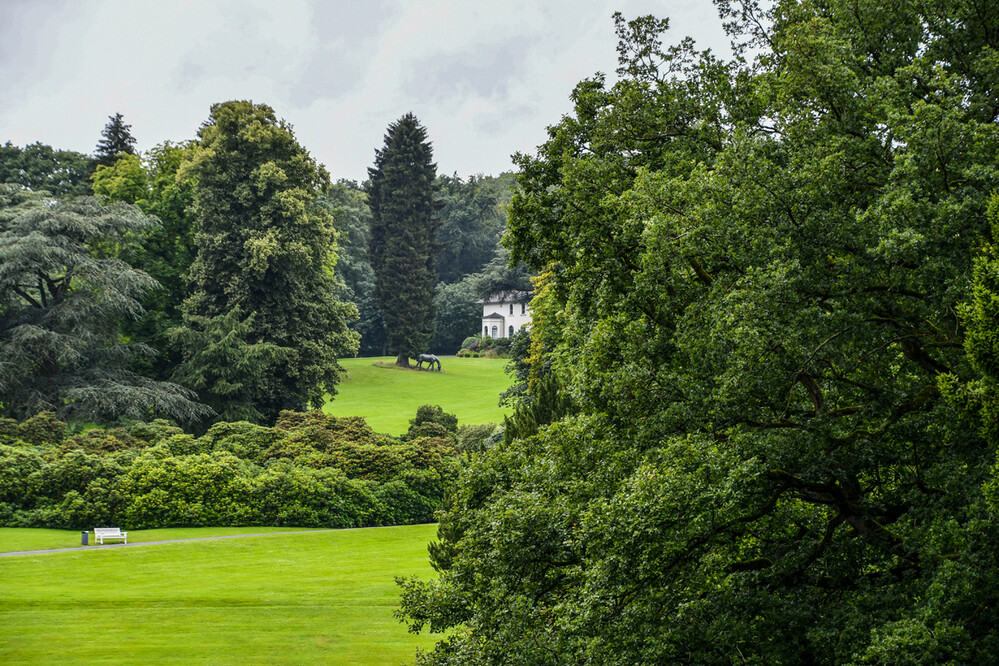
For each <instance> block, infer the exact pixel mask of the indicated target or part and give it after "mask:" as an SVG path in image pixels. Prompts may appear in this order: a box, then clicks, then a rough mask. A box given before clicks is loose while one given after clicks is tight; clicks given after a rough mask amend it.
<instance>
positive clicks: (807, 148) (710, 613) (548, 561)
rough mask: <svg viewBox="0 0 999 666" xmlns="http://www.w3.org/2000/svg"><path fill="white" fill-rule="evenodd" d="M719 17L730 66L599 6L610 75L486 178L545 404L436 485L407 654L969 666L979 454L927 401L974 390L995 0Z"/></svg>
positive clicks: (984, 520) (980, 532)
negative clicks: (613, 39) (507, 206)
mask: <svg viewBox="0 0 999 666" xmlns="http://www.w3.org/2000/svg"><path fill="white" fill-rule="evenodd" d="M719 6H720V8H721V9H722V10H723V13H724V14H725V16H726V18H727V20H728V21H729V22H730V29H731V30H732V31H733V35H734V37H735V38H737V39H739V40H741V41H742V42H743V43H744V44H746V45H747V46H748V47H752V49H755V50H756V52H757V53H758V56H756V57H754V59H753V61H752V63H744V62H742V61H739V60H734V61H732V62H724V61H720V60H718V59H717V58H715V57H714V56H712V55H711V54H706V53H698V52H697V51H696V50H695V49H694V48H693V45H692V44H691V43H690V42H689V41H682V42H680V43H679V44H678V45H676V46H674V47H670V46H666V45H665V44H664V42H663V41H662V34H663V31H664V29H665V27H666V22H665V21H661V20H658V19H655V18H653V17H644V18H640V19H636V20H633V21H626V20H624V19H623V18H621V17H619V18H618V23H617V27H618V34H619V36H620V38H621V42H620V48H619V53H620V56H621V61H620V64H621V67H620V69H619V74H620V77H621V79H620V81H619V82H617V83H615V84H614V85H613V86H609V85H607V84H606V83H605V81H604V80H603V78H602V77H599V76H598V77H595V78H594V79H591V80H588V81H584V82H582V83H581V84H579V85H578V86H577V87H576V90H575V92H574V93H573V102H574V110H573V113H571V114H569V115H568V116H566V117H565V118H564V119H563V120H562V121H561V122H559V123H558V124H557V125H555V126H553V127H551V128H550V130H549V140H548V141H547V142H546V143H545V144H544V145H542V146H541V147H540V148H539V150H538V153H537V154H536V155H532V156H527V155H522V156H519V157H518V158H517V161H518V164H519V166H520V174H519V177H518V180H519V192H518V194H517V195H516V196H515V198H514V201H513V204H512V206H511V217H510V220H509V222H508V235H507V238H508V239H509V244H510V247H511V249H512V251H513V254H514V257H515V258H517V259H522V260H525V261H527V262H528V263H529V264H530V265H531V267H532V268H533V269H535V270H538V271H544V279H543V280H541V281H540V282H539V288H538V292H537V293H536V295H535V301H534V308H533V319H534V327H533V329H532V331H531V336H532V340H531V344H532V354H531V356H530V357H529V359H530V361H531V363H532V371H533V370H534V366H535V364H540V365H547V367H549V368H550V373H551V374H550V375H549V379H550V384H549V383H548V382H546V383H543V384H534V385H533V386H532V391H533V392H534V393H535V394H538V393H539V392H543V391H544V390H546V387H548V388H551V387H552V386H554V387H555V388H558V387H561V388H560V389H559V390H560V391H562V392H563V394H564V395H566V396H571V398H572V400H573V409H572V410H563V413H561V414H557V413H556V414H555V416H556V417H557V418H556V419H555V421H554V422H553V423H549V424H547V425H546V424H544V421H546V420H548V419H547V417H546V418H544V419H541V420H537V419H535V421H536V423H537V425H538V426H540V427H538V428H537V432H536V434H533V435H530V436H528V437H526V438H519V439H515V440H513V441H510V442H506V443H504V444H501V445H498V446H496V447H495V448H493V449H491V450H490V451H488V452H486V453H485V454H483V455H482V457H481V458H480V459H478V460H477V461H476V462H475V463H474V464H473V465H472V466H471V467H470V468H469V470H468V471H467V473H466V475H465V478H464V483H463V485H462V487H461V489H460V490H459V491H458V492H457V493H456V494H455V496H454V498H453V503H452V508H451V509H450V510H449V511H447V512H446V513H445V514H444V516H443V517H442V520H441V527H440V537H441V538H440V541H439V542H438V543H436V544H435V545H434V547H433V549H432V561H433V562H434V564H435V566H436V567H437V568H438V570H439V571H440V577H439V578H437V579H435V580H434V581H431V582H413V581H410V582H408V583H407V584H406V586H405V599H404V603H403V614H404V615H405V616H407V617H408V618H409V619H410V621H411V622H413V625H414V627H421V626H427V625H429V626H430V627H431V629H432V630H435V631H437V630H439V631H445V632H450V633H448V634H447V635H446V637H445V638H444V640H443V641H442V642H441V643H439V644H438V646H437V648H436V650H435V651H434V653H433V654H431V655H429V656H427V657H425V658H424V659H423V661H424V662H425V663H435V664H452V665H453V664H471V663H494V662H495V663H498V662H500V661H502V660H505V659H509V658H510V657H511V655H513V656H514V658H515V659H516V661H517V662H518V663H521V664H551V663H601V664H635V663H733V662H735V663H774V664H792V663H794V664H798V663H810V664H839V663H857V664H862V663H870V664H874V663H906V662H911V661H912V660H913V655H919V659H920V660H921V661H923V662H924V663H983V662H988V661H990V660H992V658H993V657H992V653H993V651H994V650H995V649H996V648H999V631H997V630H996V627H997V626H999V596H997V595H996V594H995V589H996V588H997V586H999V558H997V554H996V549H995V548H994V546H993V544H994V543H996V542H997V541H999V521H997V520H996V515H995V513H994V511H995V506H994V499H995V487H996V486H995V482H994V473H993V472H992V470H991V468H992V465H993V464H994V463H995V441H994V438H992V439H991V440H990V438H987V437H986V436H984V435H985V434H987V433H988V431H987V430H985V431H983V430H982V425H983V423H982V419H981V415H982V414H985V413H986V412H984V411H983V410H981V409H979V410H974V409H971V410H968V409H964V408H960V407H956V406H955V400H953V399H951V400H945V399H943V398H942V395H941V394H942V393H943V394H949V395H951V396H955V395H956V396H957V397H961V394H962V392H963V391H965V390H967V391H968V392H974V391H976V390H978V389H979V388H982V387H984V386H985V384H986V381H985V380H986V379H987V373H990V372H992V371H993V369H991V367H990V366H989V364H990V363H992V360H990V359H992V356H993V351H994V350H993V346H992V342H993V340H994V335H992V334H991V333H990V332H988V327H989V325H990V322H993V321H994V309H995V308H994V306H993V304H992V303H991V293H993V292H994V284H993V282H992V281H991V278H989V277H988V276H989V270H990V268H988V266H989V265H990V264H989V262H990V261H991V258H992V257H991V250H990V251H988V252H983V253H981V255H980V259H979V260H977V261H976V262H973V257H975V256H976V255H977V254H979V250H978V248H979V247H981V246H982V245H984V244H985V243H986V242H991V240H992V239H990V229H989V224H988V217H987V214H986V210H987V204H988V201H989V196H990V192H992V191H993V190H994V189H996V187H997V186H999V163H997V162H996V159H995V155H996V154H997V153H999V124H997V122H996V120H997V117H999V111H997V110H999V97H997V90H999V88H997V86H996V85H995V81H996V79H995V76H994V72H995V67H994V65H995V62H996V55H995V54H996V53H997V50H996V49H997V45H999V43H997V38H996V35H997V32H996V30H995V27H996V26H997V25H999V6H997V5H995V3H992V4H989V3H981V2H967V3H964V2H949V1H947V0H940V1H937V0H930V1H928V2H921V3H901V4H898V3H883V2H876V1H874V0H860V1H858V0H849V1H845V0H842V1H841V0H821V1H820V0H814V1H813V0H788V1H786V2H784V1H780V2H776V3H774V4H773V5H772V8H771V9H770V10H767V11H760V8H759V6H758V4H757V3H755V2H743V3H737V2H720V3H719ZM749 52H751V51H746V53H749ZM976 264H977V269H976V268H975V265H976ZM962 303H967V304H968V305H965V306H963V307H962V305H961V304H962ZM962 311H963V312H964V313H965V314H964V318H962V317H961V316H960V315H959V313H960V312H962ZM983 362H984V364H983ZM976 382H978V383H977V384H976ZM970 397H971V398H974V397H975V396H974V395H971V396H970ZM979 404H985V403H984V402H981V403H979ZM527 407H528V408H529V407H530V402H528V403H527ZM525 425H531V424H530V423H527V421H526V420H525ZM986 425H987V424H986ZM532 430H534V427H533V426H531V427H528V428H525V432H528V433H529V432H531V431H532ZM983 487H987V488H990V489H991V491H986V490H983ZM989 492H992V493H993V494H992V495H991V500H992V503H990V495H989Z"/></svg>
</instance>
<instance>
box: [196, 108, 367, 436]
mask: <svg viewBox="0 0 999 666" xmlns="http://www.w3.org/2000/svg"><path fill="white" fill-rule="evenodd" d="M198 136H199V144H198V148H197V151H196V154H195V156H194V159H193V164H192V165H191V167H190V169H191V173H192V174H193V177H194V179H195V185H194V203H193V211H194V216H195V220H196V234H195V245H196V246H197V256H196V257H195V259H194V262H193V263H192V264H191V268H190V278H191V285H192V290H193V291H192V293H191V295H190V296H189V297H188V299H187V300H186V301H185V303H184V311H185V313H186V314H188V315H190V316H191V317H201V318H202V319H201V320H199V323H194V322H193V321H192V324H191V327H192V328H198V327H201V328H202V330H205V329H204V327H208V329H211V328H212V327H216V329H217V328H218V327H219V326H222V325H223V324H222V322H221V320H220V319H219V317H220V316H222V315H228V314H229V313H231V312H232V311H234V310H236V309H238V310H239V311H240V312H241V313H243V315H244V316H245V317H250V316H252V317H253V320H252V323H250V321H249V320H247V321H246V325H247V326H248V327H249V332H248V338H247V339H248V340H249V341H251V342H258V341H259V342H263V343H267V344H270V345H274V346H275V347H279V348H282V349H284V350H286V353H284V354H282V355H281V356H280V357H275V358H274V362H273V363H271V364H269V365H268V366H267V367H265V368H261V367H257V366H255V365H254V364H253V363H246V364H244V370H243V372H244V377H243V378H242V380H241V381H242V382H243V383H245V384H252V385H253V391H252V394H253V395H254V396H256V397H255V398H254V400H253V402H252V403H250V404H246V405H244V406H243V408H241V411H243V413H253V412H256V413H258V414H259V415H260V418H261V420H264V421H268V422H270V421H272V420H273V419H274V418H275V417H276V416H277V414H278V412H279V411H281V410H282V409H304V408H305V407H306V406H310V405H311V406H313V407H319V406H322V405H323V404H324V402H325V399H326V398H325V396H326V394H333V393H335V392H336V384H337V383H338V382H339V381H340V379H341V377H342V375H343V369H342V368H341V367H340V365H339V364H338V363H337V359H338V358H342V357H343V356H348V355H353V354H354V353H355V352H356V350H357V335H356V333H354V332H353V331H351V330H349V328H348V322H349V321H350V320H351V319H353V318H354V317H356V312H357V310H356V308H355V307H354V306H353V305H352V304H350V303H342V302H340V301H337V300H336V298H335V289H336V286H337V281H336V280H335V279H334V277H333V268H334V265H335V263H336V256H337V254H336V238H337V232H336V229H335V228H334V226H333V218H332V216H331V215H330V212H329V210H328V209H327V208H326V207H325V206H322V205H319V204H318V203H317V199H318V197H319V195H320V194H321V193H322V192H323V191H325V190H326V189H327V188H328V187H329V174H327V173H326V171H325V170H324V169H323V168H322V167H320V166H319V165H317V164H316V163H315V161H314V160H313V159H312V158H311V157H310V156H309V154H308V152H306V151H305V149H303V148H302V147H301V146H300V145H299V144H298V142H297V141H296V140H295V137H294V135H293V134H292V131H291V128H290V127H289V126H288V125H287V124H286V123H285V122H284V121H279V120H278V119H277V118H276V117H275V115H274V111H273V110H272V109H271V108H270V107H268V106H266V105H263V104H253V103H251V102H225V103H222V104H216V105H214V106H212V114H211V118H210V119H209V120H208V122H207V123H205V125H203V126H202V127H201V129H200V130H199V132H198ZM216 334H218V331H216ZM202 340H204V339H202ZM201 349H202V346H201V345H200V343H199V344H198V345H196V346H195V347H193V348H191V349H189V350H187V355H186V357H185V361H184V364H183V365H182V367H181V368H180V370H179V373H180V374H179V375H178V376H179V377H185V376H191V373H192V371H194V372H199V373H203V374H209V375H214V379H213V378H211V377H209V378H208V379H207V380H206V382H204V389H203V390H204V391H206V392H207V393H208V394H209V395H206V396H205V397H206V399H208V400H215V399H231V398H232V396H231V395H229V396H224V395H223V394H221V393H219V392H218V391H219V390H220V389H224V388H225V387H226V384H227V383H228V382H229V381H230V378H228V377H224V375H227V374H229V373H231V372H232V370H233V367H232V366H233V365H235V363H230V364H229V366H227V367H223V366H214V367H210V368H202V367H198V366H199V360H198V359H199V358H200V359H204V358H205V357H204V356H200V357H199V356H198V354H199V352H200V350H201ZM220 380H221V381H220ZM251 410H252V411H251Z"/></svg>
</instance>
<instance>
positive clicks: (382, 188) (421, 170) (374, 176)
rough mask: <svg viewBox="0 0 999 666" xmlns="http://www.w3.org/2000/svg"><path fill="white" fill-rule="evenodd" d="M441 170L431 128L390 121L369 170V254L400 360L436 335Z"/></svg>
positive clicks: (409, 118) (409, 117)
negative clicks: (436, 183) (436, 191)
mask: <svg viewBox="0 0 999 666" xmlns="http://www.w3.org/2000/svg"><path fill="white" fill-rule="evenodd" d="M436 173H437V165H436V164H434V162H433V150H432V148H431V146H430V142H429V141H427V130H426V128H424V127H423V126H422V125H420V123H419V121H418V120H417V119H416V116H414V115H413V114H412V113H407V114H406V115H404V116H403V117H402V118H400V119H399V120H397V121H396V122H394V123H392V124H391V125H389V127H388V132H387V133H386V134H385V145H384V146H383V147H382V148H381V149H379V150H376V151H375V166H374V167H373V168H369V169H368V176H369V181H368V204H369V205H370V207H371V239H370V242H369V256H370V260H371V267H372V268H373V269H374V271H375V289H374V296H375V300H376V302H377V303H378V307H379V309H380V310H381V313H382V320H383V322H384V324H385V333H386V336H387V339H388V348H389V351H390V353H392V354H395V355H396V357H397V358H396V363H397V364H399V365H402V366H406V367H408V366H409V359H410V358H411V357H415V356H416V355H417V354H421V353H423V352H425V351H426V350H427V345H428V344H429V343H430V339H431V338H432V337H433V333H434V286H435V285H436V284H437V280H436V277H437V255H438V254H439V252H440V245H439V244H438V242H437V230H438V229H439V228H440V221H439V219H438V217H437V215H436V205H435V203H434V179H435V177H436Z"/></svg>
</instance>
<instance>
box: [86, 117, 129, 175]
mask: <svg viewBox="0 0 999 666" xmlns="http://www.w3.org/2000/svg"><path fill="white" fill-rule="evenodd" d="M101 136H102V137H104V138H103V139H101V140H100V141H98V142H97V150H96V151H95V152H94V159H95V160H96V161H97V163H98V164H100V165H103V166H111V165H112V164H114V162H115V160H117V159H118V156H119V155H122V154H125V155H134V154H135V137H133V136H132V126H131V125H129V124H127V123H125V121H124V120H122V115H121V114H120V113H116V114H114V115H113V116H108V123H107V124H106V125H105V126H104V129H103V130H101Z"/></svg>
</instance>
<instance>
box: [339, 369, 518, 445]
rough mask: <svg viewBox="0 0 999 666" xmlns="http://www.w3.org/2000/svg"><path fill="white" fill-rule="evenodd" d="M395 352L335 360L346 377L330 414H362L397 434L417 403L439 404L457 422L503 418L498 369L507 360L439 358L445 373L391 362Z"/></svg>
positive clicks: (504, 382) (502, 378)
mask: <svg viewBox="0 0 999 666" xmlns="http://www.w3.org/2000/svg"><path fill="white" fill-rule="evenodd" d="M394 361H395V359H394V357H392V358H390V357H380V358H348V359H342V360H341V361H340V364H341V365H342V366H343V367H344V368H346V369H347V371H348V373H349V374H348V377H347V380H346V381H344V382H343V383H342V384H340V386H339V387H338V389H339V394H338V395H337V396H336V398H335V399H334V400H332V401H331V402H327V403H326V407H325V408H324V411H325V412H326V413H327V414H333V415H334V416H363V417H364V418H365V419H367V421H368V425H370V426H371V427H372V428H373V429H374V430H375V431H376V432H383V433H388V434H390V435H401V434H402V433H404V432H406V429H407V428H409V421H410V419H412V418H413V416H415V415H416V408H417V407H419V406H420V405H427V404H430V405H440V406H441V407H443V408H444V411H446V412H450V413H452V414H455V415H457V416H458V424H459V425H470V424H475V423H490V422H491V423H502V422H503V416H504V414H509V413H510V412H511V410H509V409H506V408H501V407H499V404H498V403H499V395H500V393H502V392H503V391H505V390H506V389H507V388H509V387H510V377H509V375H507V374H506V373H505V372H504V371H503V369H504V368H505V367H506V365H507V363H509V360H508V359H498V358H456V357H446V358H442V359H441V366H442V368H443V370H444V372H419V371H417V370H406V369H405V368H398V367H396V366H394V365H393V362H394Z"/></svg>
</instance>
